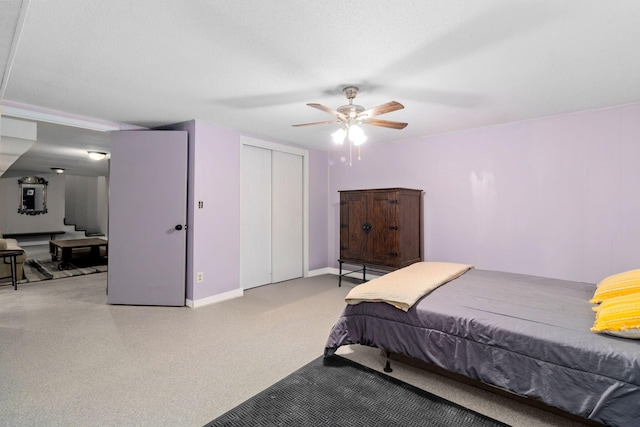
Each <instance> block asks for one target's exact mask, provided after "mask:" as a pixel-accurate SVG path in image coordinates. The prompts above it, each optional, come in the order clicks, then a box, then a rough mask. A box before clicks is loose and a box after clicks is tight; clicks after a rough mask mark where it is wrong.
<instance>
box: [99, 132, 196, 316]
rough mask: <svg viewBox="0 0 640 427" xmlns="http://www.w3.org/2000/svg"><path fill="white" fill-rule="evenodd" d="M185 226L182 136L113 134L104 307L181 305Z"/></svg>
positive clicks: (178, 134)
mask: <svg viewBox="0 0 640 427" xmlns="http://www.w3.org/2000/svg"><path fill="white" fill-rule="evenodd" d="M186 220H187V132H185V131H121V132H114V133H113V134H112V136H111V161H110V168H109V271H108V273H107V280H108V282H107V284H108V298H107V300H108V302H109V304H131V305H167V306H183V305H184V303H185V287H186V277H185V270H186V235H187V233H186V231H185V228H186ZM178 228H179V229H178Z"/></svg>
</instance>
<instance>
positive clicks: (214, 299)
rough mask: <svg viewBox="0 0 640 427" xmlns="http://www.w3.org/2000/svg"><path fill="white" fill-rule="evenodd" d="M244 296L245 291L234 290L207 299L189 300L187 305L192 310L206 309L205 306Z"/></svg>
mask: <svg viewBox="0 0 640 427" xmlns="http://www.w3.org/2000/svg"><path fill="white" fill-rule="evenodd" d="M243 295H244V290H242V289H234V290H233V291H229V292H225V293H222V294H218V295H213V296H210V297H207V298H202V299H199V300H196V301H192V300H190V299H187V300H186V302H185V305H186V306H187V307H190V308H198V307H204V306H205V305H211V304H216V303H219V302H222V301H227V300H230V299H234V298H240V297H241V296H243Z"/></svg>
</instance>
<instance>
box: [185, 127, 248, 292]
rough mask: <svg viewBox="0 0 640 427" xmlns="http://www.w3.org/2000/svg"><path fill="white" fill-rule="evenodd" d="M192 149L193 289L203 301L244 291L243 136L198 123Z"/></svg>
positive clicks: (191, 244) (228, 130)
mask: <svg viewBox="0 0 640 427" xmlns="http://www.w3.org/2000/svg"><path fill="white" fill-rule="evenodd" d="M189 150H190V153H189V156H190V159H189V160H190V165H191V166H190V174H192V175H193V176H192V177H190V181H189V185H190V189H189V194H190V200H189V207H190V211H191V213H190V219H191V224H192V227H191V230H190V233H189V236H190V238H191V239H192V240H191V243H190V247H191V249H192V251H193V252H192V258H191V260H192V266H191V270H192V276H191V280H190V281H188V284H187V288H188V287H189V285H191V286H192V287H193V293H192V299H193V301H197V300H199V299H203V298H207V297H210V296H213V295H218V294H222V293H225V292H229V291H234V290H237V289H238V288H239V287H240V173H239V170H240V134H239V132H238V131H235V130H231V129H227V128H223V127H220V126H214V125H210V124H208V123H205V122H201V121H196V122H195V141H194V144H190V145H189ZM199 201H202V202H203V203H204V204H203V208H202V209H199V208H198V202H199ZM197 272H203V273H204V281H203V282H202V283H196V278H195V273H197ZM187 295H188V292H187ZM187 298H189V297H187Z"/></svg>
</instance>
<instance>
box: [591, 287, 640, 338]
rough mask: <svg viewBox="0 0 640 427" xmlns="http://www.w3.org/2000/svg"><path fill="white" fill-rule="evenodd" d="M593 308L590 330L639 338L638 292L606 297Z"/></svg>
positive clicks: (639, 304) (639, 299)
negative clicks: (594, 318)
mask: <svg viewBox="0 0 640 427" xmlns="http://www.w3.org/2000/svg"><path fill="white" fill-rule="evenodd" d="M593 310H594V311H595V312H596V320H595V323H594V324H593V328H591V331H593V332H606V333H608V334H612V335H617V336H621V337H624V338H635V339H640V292H636V293H634V294H628V295H624V296H620V297H613V298H609V299H606V300H604V301H603V302H602V304H600V305H599V306H597V307H594V308H593Z"/></svg>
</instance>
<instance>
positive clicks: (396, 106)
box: [358, 101, 404, 117]
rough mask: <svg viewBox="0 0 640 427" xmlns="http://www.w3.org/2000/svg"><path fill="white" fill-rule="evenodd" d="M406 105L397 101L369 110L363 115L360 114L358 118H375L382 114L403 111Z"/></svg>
mask: <svg viewBox="0 0 640 427" xmlns="http://www.w3.org/2000/svg"><path fill="white" fill-rule="evenodd" d="M403 108H404V105H402V104H400V103H399V102H396V101H389V102H387V103H386V104H382V105H378V106H377V107H373V108H371V109H369V110H365V111H363V112H362V113H360V114H358V117H364V116H366V117H373V116H379V115H380V114H386V113H390V112H392V111H396V110H402V109H403Z"/></svg>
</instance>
